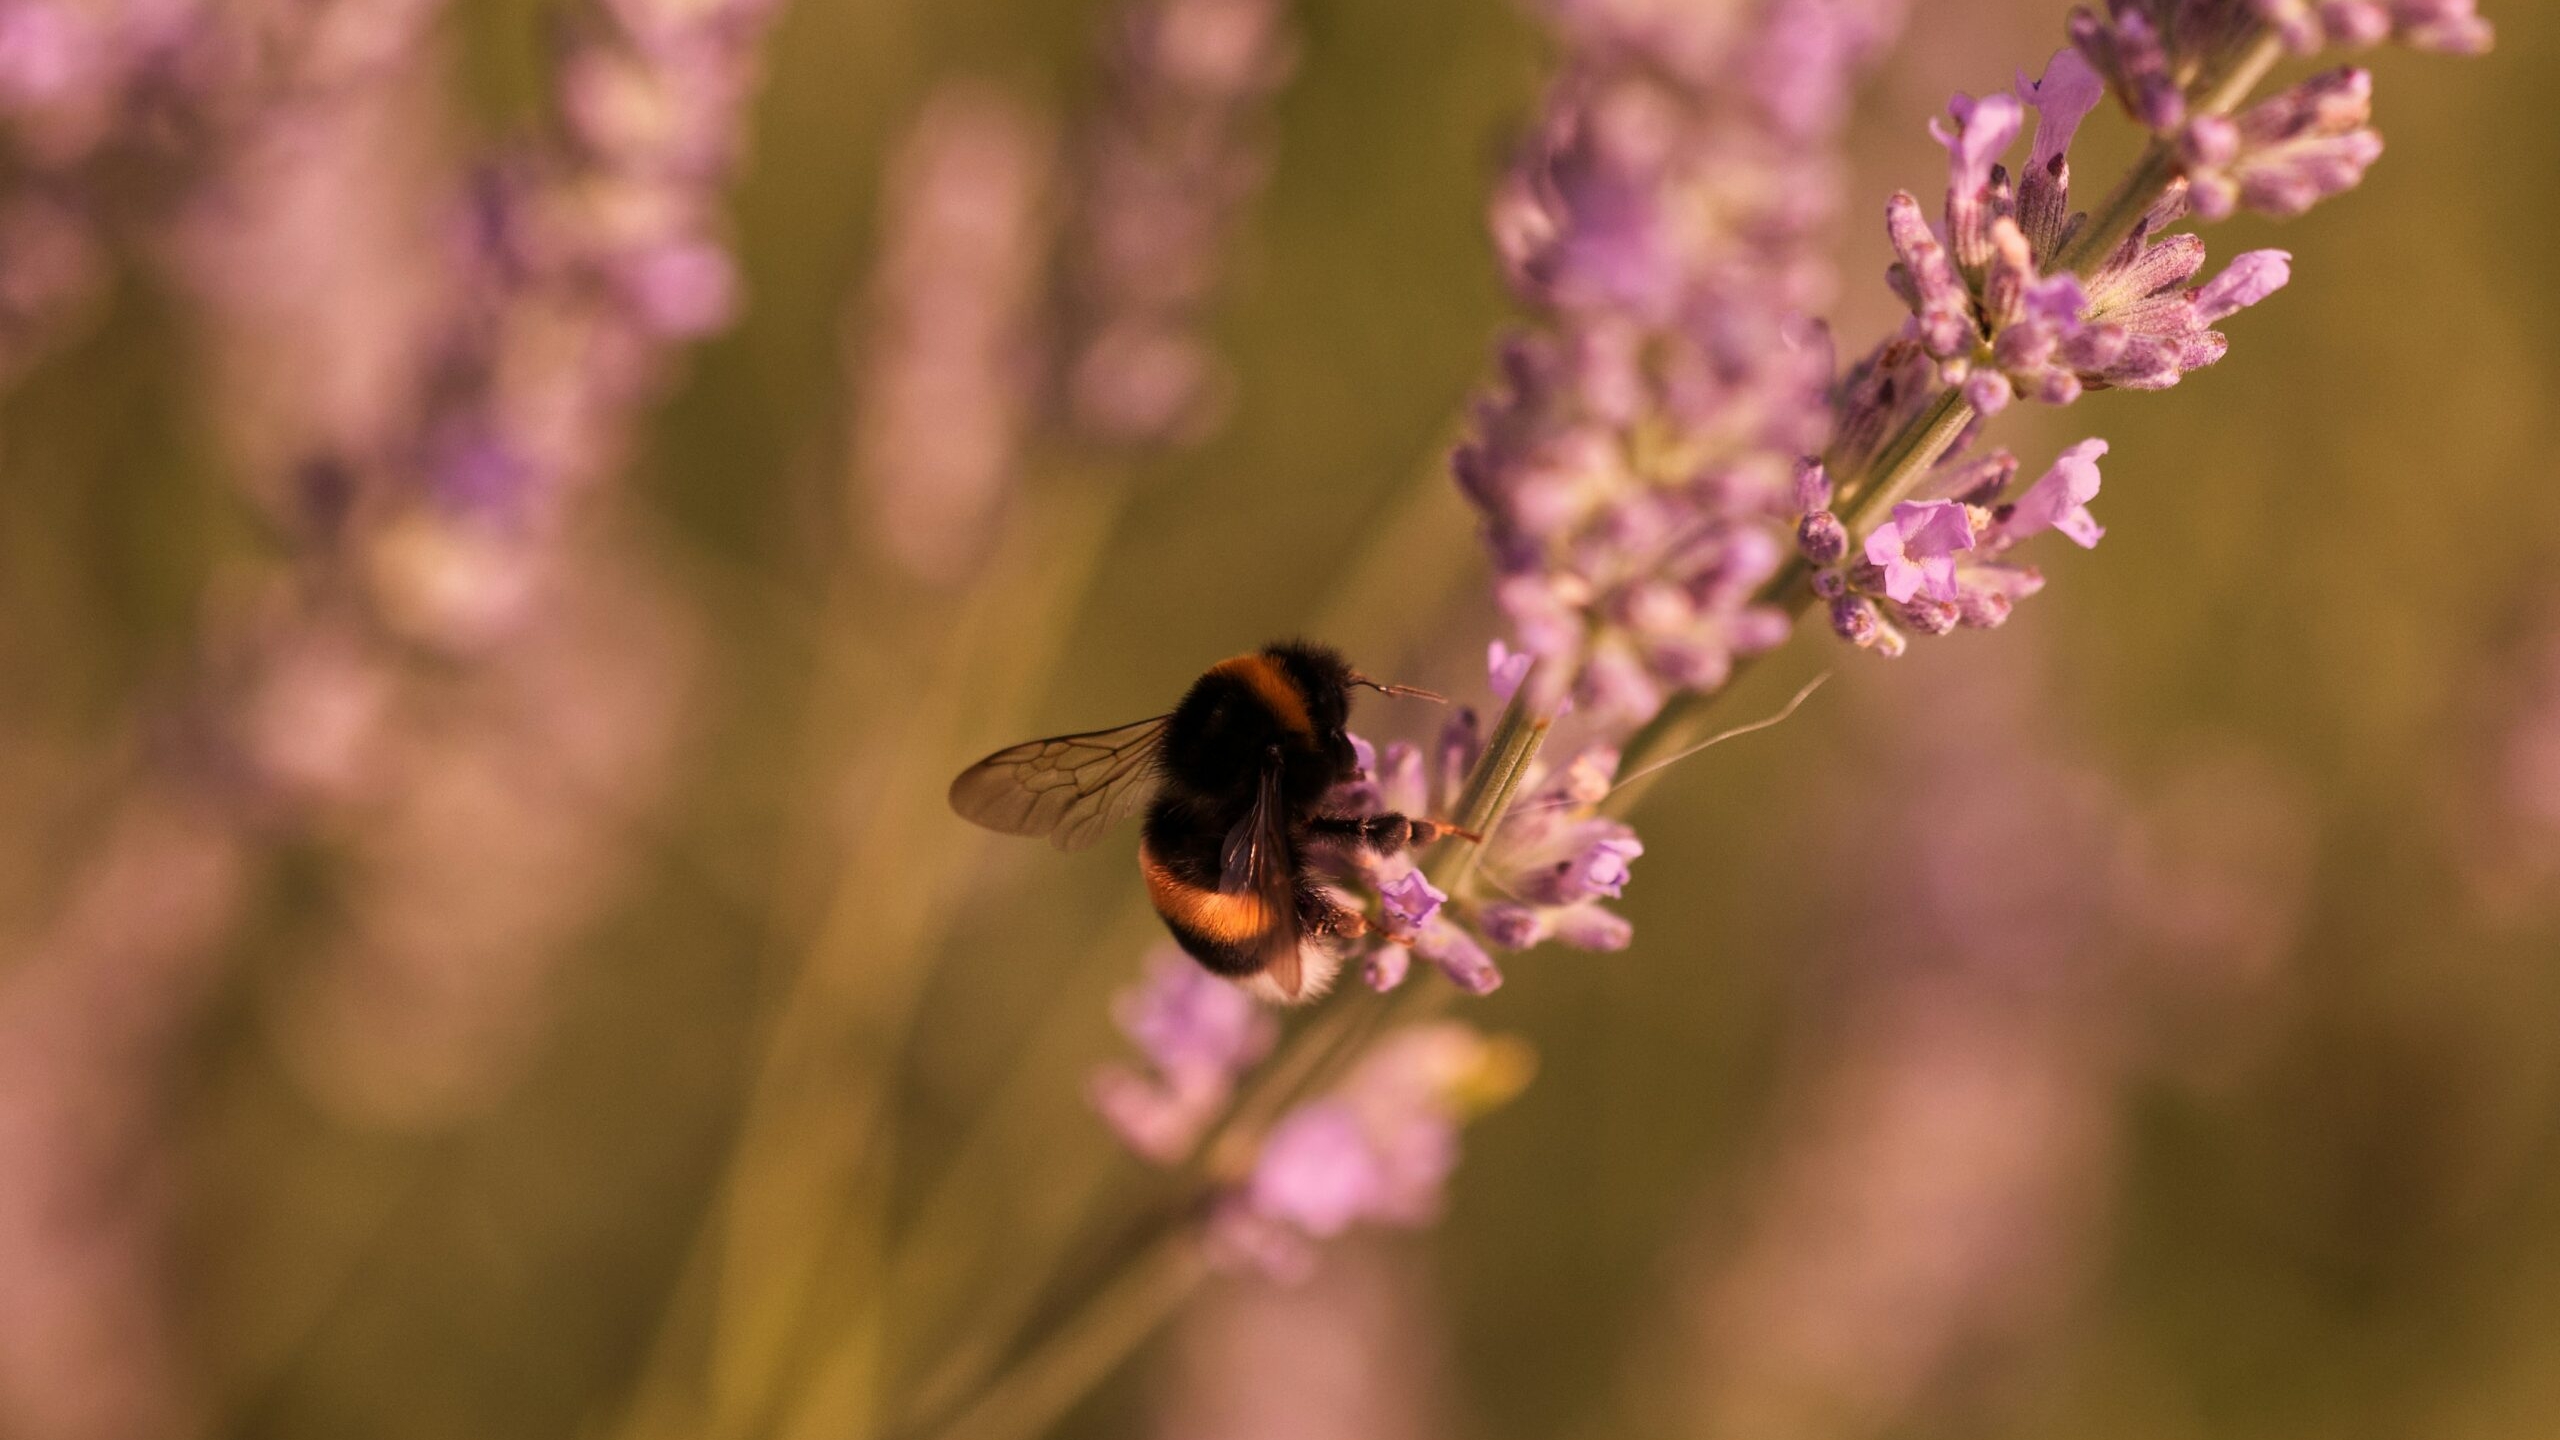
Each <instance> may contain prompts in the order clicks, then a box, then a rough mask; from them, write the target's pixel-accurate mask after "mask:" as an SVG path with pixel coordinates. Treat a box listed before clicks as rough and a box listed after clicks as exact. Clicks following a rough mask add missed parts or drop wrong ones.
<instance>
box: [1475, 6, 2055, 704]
mask: <svg viewBox="0 0 2560 1440" xmlns="http://www.w3.org/2000/svg"><path fill="white" fill-rule="evenodd" d="M1545 8H1546V13H1547V14H1549V15H1550V16H1551V17H1552V19H1553V21H1554V24H1555V26H1556V28H1557V30H1558V31H1559V32H1560V33H1561V34H1562V36H1563V37H1564V38H1565V39H1566V41H1567V42H1568V44H1570V45H1572V46H1573V47H1574V53H1575V55H1576V59H1575V60H1574V62H1573V63H1572V64H1571V65H1570V66H1569V67H1568V69H1567V71H1566V73H1565V74H1564V76H1563V77H1562V78H1560V79H1559V80H1558V81H1557V82H1556V84H1555V86H1554V87H1553V89H1552V90H1551V91H1550V92H1549V95H1548V100H1547V105H1546V109H1545V112H1544V114H1543V116H1542V118H1541V120H1540V121H1539V123H1538V125H1537V127H1536V131H1535V133H1534V134H1533V135H1532V136H1531V138H1530V140H1529V143H1528V144H1527V145H1525V146H1524V147H1523V150H1522V153H1521V156H1520V158H1519V160H1518V162H1517V163H1516V164H1515V165H1514V167H1513V168H1512V170H1511V171H1510V173H1509V174H1508V175H1507V176H1506V177H1505V178H1504V180H1503V181H1502V183H1501V186H1500V188H1499V190H1498V192H1497V194H1496V196H1495V200H1494V204H1493V210H1492V219H1491V228H1492V230H1493V232H1494V240H1495V246H1496V248H1497V250H1498V251H1499V252H1500V255H1501V257H1502V260H1503V264H1504V267H1505V270H1506V272H1507V274H1508V276H1509V279H1510V282H1511V286H1512V289H1513V291H1514V293H1515V294H1516V295H1517V296H1518V297H1519V298H1520V300H1521V301H1522V302H1523V303H1524V304H1526V305H1528V306H1530V307H1531V308H1532V309H1533V310H1535V311H1536V312H1537V314H1538V320H1539V324H1538V327H1537V328H1535V329H1533V330H1532V331H1530V332H1529V333H1527V334H1525V335H1522V336H1520V337H1517V338H1515V339H1513V340H1511V341H1510V342H1508V344H1507V345H1506V346H1505V349H1504V354H1503V364H1502V371H1503V375H1502V383H1501V384H1500V386H1499V387H1498V388H1497V389H1496V390H1495V391H1494V393H1492V394H1491V395H1489V396H1487V397H1486V398H1485V399H1484V400H1483V401H1482V402H1480V403H1479V404H1478V406H1477V407H1476V414H1475V424H1474V433H1473V434H1472V435H1471V436H1470V438H1469V439H1468V440H1467V441H1466V443H1465V444H1463V445H1462V446H1461V447H1460V448H1459V450H1458V452H1457V454H1456V456H1455V457H1454V459H1453V461H1452V469H1453V471H1454V472H1455V475H1456V478H1457V481H1458V484H1459V488H1460V489H1461V490H1462V491H1463V492H1464V493H1465V494H1466V496H1467V498H1468V500H1469V501H1470V502H1471V503H1473V504H1474V505H1475V506H1476V507H1477V509H1478V510H1479V511H1481V512H1482V514H1483V516H1484V522H1485V535H1486V540H1487V543H1488V545H1489V546H1490V548H1491V550H1492V552H1493V558H1494V563H1495V566H1496V568H1497V569H1498V570H1499V572H1500V576H1501V578H1500V580H1499V582H1498V584H1497V592H1496V593H1497V598H1498V599H1499V602H1500V604H1501V605H1502V607H1503V609H1504V611H1505V613H1506V614H1507V616H1508V617H1509V619H1510V621H1511V624H1512V629H1513V635H1514V638H1515V640H1516V643H1517V644H1518V645H1519V647H1520V648H1521V649H1522V650H1525V651H1527V652H1530V653H1531V654H1533V655H1535V656H1536V657H1537V658H1538V659H1539V660H1541V661H1543V662H1545V663H1543V664H1542V665H1541V666H1540V667H1539V670H1538V675H1539V676H1540V681H1539V683H1540V685H1541V686H1542V687H1543V688H1544V689H1545V690H1546V691H1547V693H1544V694H1539V695H1535V696H1533V697H1531V701H1530V703H1531V704H1532V705H1533V706H1534V707H1535V708H1536V709H1538V710H1539V711H1540V712H1541V713H1543V714H1546V715H1548V716H1553V715H1554V714H1555V713H1556V710H1557V708H1558V706H1559V705H1560V704H1561V702H1562V701H1563V700H1564V699H1566V698H1567V697H1568V696H1569V697H1571V698H1572V699H1574V700H1575V701H1576V702H1577V703H1578V704H1579V705H1580V706H1581V707H1582V709H1583V711H1584V712H1585V714H1586V716H1587V717H1588V718H1589V719H1591V720H1592V721H1593V722H1594V723H1595V724H1596V725H1597V726H1598V727H1599V733H1600V734H1601V735H1602V736H1603V737H1604V738H1605V737H1607V736H1608V735H1610V734H1612V733H1614V732H1620V731H1624V730H1626V729H1631V728H1632V727H1634V726H1636V725H1638V724H1641V723H1642V722H1644V721H1645V720H1647V719H1649V718H1650V717H1651V716H1652V715H1653V713H1654V712H1655V711H1656V710H1658V709H1659V708H1660V707H1661V705H1662V703H1663V700H1664V698H1665V697H1666V696H1667V695H1668V694H1669V693H1671V692H1672V691H1674V690H1678V689H1711V688H1714V687H1715V686H1717V685H1720V684H1722V683H1723V681H1724V679H1725V678H1726V677H1727V676H1728V675H1729V674H1731V672H1732V669H1733V666H1734V664H1735V662H1736V661H1737V660H1739V659H1742V658H1744V657H1747V656H1750V655H1754V654H1757V653H1760V652H1762V651H1765V650H1767V649H1769V648H1770V647H1772V646H1774V645H1775V644H1777V643H1778V642H1779V641H1780V640H1782V639H1784V638H1785V636H1786V633H1787V631H1788V628H1789V621H1788V618H1787V617H1786V615H1785V614H1784V613H1783V612H1782V611H1780V610H1777V609H1775V608H1773V607H1771V606H1769V605H1768V604H1767V603H1766V602H1765V601H1764V600H1762V599H1761V598H1760V597H1759V594H1758V592H1759V591H1760V589H1761V587H1762V586H1763V585H1764V584H1765V583H1766V582H1767V581H1768V580H1770V579H1771V578H1772V577H1774V576H1775V575H1776V574H1777V573H1778V572H1779V570H1780V569H1781V567H1782V566H1783V565H1784V564H1785V563H1786V560H1787V558H1788V551H1789V549H1790V548H1791V547H1790V545H1789V543H1788V542H1787V541H1786V540H1785V539H1784V538H1783V536H1784V527H1786V526H1789V525H1792V524H1793V523H1794V522H1795V519H1796V516H1795V512H1794V510H1793V507H1792V504H1791V497H1792V493H1793V489H1794V484H1793V482H1794V476H1795V469H1796V466H1797V463H1798V462H1799V460H1800V459H1801V458H1802V457H1803V456H1805V455H1808V454H1812V453H1815V452H1817V451H1819V450H1820V449H1821V448H1822V444H1823V441H1824V439H1825V437H1826V436H1827V434H1828V432H1829V430H1830V416H1829V414H1828V412H1827V409H1826V406H1825V404H1824V398H1823V392H1824V389H1825V387H1826V386H1827V384H1828V382H1829V378H1830V371H1831V367H1832V360H1831V354H1830V348H1829V344H1828V341H1827V339H1826V337H1825V336H1824V335H1823V334H1822V333H1821V331H1820V330H1819V329H1818V327H1815V326H1813V325H1810V324H1808V323H1806V321H1805V320H1804V319H1803V312H1804V311H1806V310H1807V309H1808V308H1810V307H1811V306H1812V305H1813V304H1815V303H1817V302H1818V301H1820V300H1821V299H1823V298H1825V292H1826V291H1827V289H1828V287H1829V279H1830V277H1829V274H1828V270H1827V267H1826V265H1825V264H1824V262H1823V260H1822V256H1823V255H1824V253H1825V251H1826V248H1827V247H1826V245H1825V243H1824V231H1825V229H1826V227H1827V225H1828V224H1829V222H1830V220H1831V218H1832V217H1833V215H1834V214H1835V213H1836V212H1837V209H1838V204H1839V193H1838V179H1837V170H1838V164H1837V160H1836V157H1835V156H1834V154H1833V151H1832V141H1833V138H1834V137H1835V136H1836V134H1837V132H1838V129H1839V126H1840V123H1841V120H1842V112H1843V104H1842V96H1843V95H1844V93H1845V90H1846V88H1847V85H1848V83H1849V81H1850V79H1851V77H1853V76H1854V75H1855V74H1856V73H1857V72H1858V71H1859V69H1860V68H1861V67H1862V66H1863V65H1864V64H1865V63H1866V61H1867V59H1868V58H1869V57H1870V56H1871V55H1872V54H1873V53H1874V52H1875V51H1876V49H1877V48H1878V46H1879V45H1880V44H1881V42H1882V41H1883V40H1884V39H1885V38H1886V37H1887V36H1888V35H1889V34H1890V33H1891V31H1892V30H1893V29H1894V27H1895V25H1896V23H1897V21H1898V18H1899V9H1900V7H1899V6H1898V5H1897V4H1893V3H1888V0H1835V3H1827V4H1819V5H1813V4H1770V5H1754V6H1751V7H1747V9H1746V10H1745V11H1743V12H1742V13H1741V14H1740V15H1739V16H1734V15H1727V14H1723V13H1721V12H1716V11H1714V10H1712V9H1709V8H1702V9H1698V10H1695V11H1692V10H1689V9H1686V8H1680V7H1668V6H1662V5H1656V4H1635V3H1623V0H1551V3H1549V4H1548V5H1547V6H1546V7H1545ZM2013 104H2014V102H2012V105H2013ZM1995 108H1996V107H1995ZM1992 118H1993V119H1994V120H1996V116H1995V117H1992ZM1984 123H1988V122H1984ZM1967 133H1968V135H1969V136H1970V138H1969V139H1968V140H1966V141H1965V143H1964V144H1962V145H1960V146H1959V147H1958V148H1959V149H1960V150H1966V151H1967V153H1970V150H1969V149H1968V148H1967V147H1971V148H1972V149H1978V148H1980V147H1981V146H1982V145H1983V144H1985V143H1987V136H1988V135H1989V133H1990V132H1989V131H1988V130H1987V129H1986V130H1982V131H1980V132H1979V133H1976V132H1973V131H1968V132H1967ZM1962 158H1963V157H1962V156H1959V159H1960V160H1961V159H1962ZM1925 231H1926V227H1925V226H1920V227H1918V229H1917V231H1912V232H1906V233H1909V234H1910V235H1911V238H1912V239H1913V241H1914V243H1915V246H1920V250H1921V252H1922V253H1915V254H1914V255H1913V256H1911V257H1909V259H1908V261H1907V268H1908V269H1909V270H1910V271H1911V272H1912V277H1913V280H1914V283H1915V293H1917V287H1918V286H1922V285H1925V286H1927V287H1929V289H1930V291H1931V293H1932V294H1933V295H1937V296H1947V295H1952V294H1953V293H1954V292H1953V291H1951V290H1948V289H1946V288H1944V287H1945V285H1946V282H1947V275H1946V273H1945V269H1944V256H1943V254H1940V253H1937V252H1936V251H1933V250H1930V249H1929V248H1928V247H1927V246H1921V245H1920V239H1919V237H1920V235H1921V234H1924V233H1925ZM1931 244H1934V242H1931ZM1934 313H1938V314H1940V315H1942V317H1943V323H1941V324H1940V325H1939V327H1938V328H1937V329H1936V330H1935V331H1934V332H1933V335H1932V338H1933V339H1934V340H1935V341H1936V342H1938V343H1939V344H1941V345H1942V346H1943V347H1944V348H1945V349H1946V350H1947V351H1948V353H1949V354H1950V355H1953V354H1955V353H1957V352H1958V351H1959V350H1960V349H1961V348H1962V347H1963V346H1964V345H1965V344H1966V343H1967V340H1968V337H1967V336H1966V335H1965V334H1964V333H1962V319H1961V317H1960V316H1959V315H1957V314H1956V312H1955V311H1954V309H1953V308H1952V307H1949V308H1946V309H1944V310H1943V311H1941V312H1934ZM1639 437H1641V439H1640V440H1639Z"/></svg>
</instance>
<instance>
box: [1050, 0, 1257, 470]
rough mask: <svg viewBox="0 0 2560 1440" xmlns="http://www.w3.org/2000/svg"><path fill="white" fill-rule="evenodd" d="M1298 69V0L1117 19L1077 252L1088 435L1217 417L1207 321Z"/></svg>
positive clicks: (1080, 393) (1071, 262)
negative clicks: (1279, 99) (1276, 103)
mask: <svg viewBox="0 0 2560 1440" xmlns="http://www.w3.org/2000/svg"><path fill="white" fill-rule="evenodd" d="M1295 65H1296V45H1295V42H1294V41H1293V40H1292V38H1291V35H1290V26H1289V6H1288V3H1287V0H1132V3H1130V4H1128V5H1127V6H1126V7H1125V8H1123V9H1122V10H1121V11H1120V12H1119V13H1118V14H1117V15H1115V16H1114V17H1113V20H1112V29H1111V31H1110V34H1109V37H1108V40H1107V48H1106V50H1105V53H1104V66H1105V70H1106V72H1107V86H1108V88H1107V90H1106V96H1107V98H1106V101H1105V103H1104V105H1103V106H1102V108H1101V109H1100V110H1099V111H1098V112H1097V113H1096V114H1095V115H1094V116H1093V117H1092V118H1091V120H1090V121H1089V122H1088V124H1087V125H1086V127H1085V133H1084V136H1083V142H1082V145H1081V153H1080V155H1079V163H1078V174H1077V176H1076V181H1077V186H1076V197H1077V199H1076V207H1075V214H1074V216H1073V218H1072V221H1071V234H1070V242H1069V253H1068V255H1067V262H1066V269H1067V276H1066V279H1067V287H1068V295H1067V297H1066V300H1067V303H1066V312H1067V317H1068V326H1067V330H1068V333H1067V336H1066V340H1065V351H1066V353H1065V355H1064V357H1063V361H1062V366H1063V377H1062V386H1063V390H1064V408H1065V413H1066V418H1067V421H1068V424H1069V425H1070V427H1071V428H1072V429H1073V430H1074V431H1076V432H1077V433H1079V434H1081V435H1082V436H1084V437H1085V438H1087V439H1089V440H1091V441H1093V442H1095V443H1099V444H1103V445H1115V446H1150V445H1161V444H1169V443H1177V442H1181V441H1186V440H1192V439H1196V438H1198V437H1199V436H1200V435H1201V434H1202V433H1204V432H1205V431H1206V430H1208V429H1209V428H1210V427H1212V426H1213V425H1215V424H1216V422H1217V420H1218V419H1219V412H1220V410H1221V408H1222V404H1223V398H1224V396H1223V392H1224V389H1225V379H1224V372H1223V369H1222V367H1221V365H1220V363H1219V361H1218V358H1217V356H1216V354H1215V352H1214V351H1212V350H1211V349H1210V347H1209V344H1208V342H1207V341H1206V340H1205V339H1204V338H1203V337H1202V336H1201V334H1200V327H1201V324H1202V322H1203V319H1204V317H1205V314H1206V311H1207V308H1208V304H1209V300H1210V297H1211V295H1212V294H1213V293H1214V291H1215V290H1216V287H1217V284H1218V280H1219V277H1220V275H1221V273H1222V271H1223V269H1224V260H1225V252H1226V241H1227V239H1228V237H1229V233H1230V232H1231V231H1232V230H1233V229H1234V228H1235V224H1236V221H1237V218H1238V216H1239V215H1240V214H1241V213H1242V211H1243V209H1244V207H1245V205H1246V204H1247V202H1248V201H1250V200H1251V198H1252V197H1253V196H1254V195H1256V194H1257V193H1259V192H1260V191H1261V189H1262V187H1263V184H1264V181H1265V178H1266V176H1267V174H1268V172H1269V170H1270V167H1271V163H1272V161H1271V153H1270V152H1271V141H1270V137H1269V135H1268V133H1267V130H1268V124H1267V120H1268V115H1267V111H1268V108H1269V106H1270V102H1271V99H1272V97H1273V95H1275V94H1276V93H1277V92H1278V91H1279V89H1280V87H1281V85H1282V84H1284V83H1285V82H1286V81H1287V80H1288V78H1289V75H1290V73H1291V71H1292V70H1293V69H1294V68H1295Z"/></svg>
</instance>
